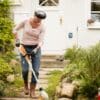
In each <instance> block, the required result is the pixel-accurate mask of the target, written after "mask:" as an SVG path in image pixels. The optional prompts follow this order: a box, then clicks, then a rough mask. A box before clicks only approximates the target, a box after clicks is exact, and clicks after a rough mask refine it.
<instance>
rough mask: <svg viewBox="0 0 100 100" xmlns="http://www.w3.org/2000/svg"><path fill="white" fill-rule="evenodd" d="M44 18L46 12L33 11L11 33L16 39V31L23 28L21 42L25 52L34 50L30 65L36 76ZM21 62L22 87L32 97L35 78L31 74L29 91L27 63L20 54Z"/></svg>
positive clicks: (37, 73)
mask: <svg viewBox="0 0 100 100" xmlns="http://www.w3.org/2000/svg"><path fill="white" fill-rule="evenodd" d="M45 18H46V13H45V12H44V11H35V12H34V16H33V17H32V18H30V19H27V20H24V21H22V22H21V23H20V24H18V25H17V26H16V27H15V28H14V30H13V33H14V35H15V39H16V40H18V39H19V38H18V31H19V30H20V29H23V36H22V42H21V44H22V45H23V47H24V48H25V50H26V52H27V53H30V52H31V51H32V50H33V49H34V50H35V52H36V53H35V55H32V56H31V60H32V67H33V69H34V71H35V73H36V76H37V77H38V75H39V67H40V57H41V46H42V43H43V38H44V33H45V30H44V27H43V25H42V20H43V19H45ZM21 64H22V75H23V80H24V89H25V94H29V93H30V96H31V97H33V96H34V93H35V88H36V83H37V82H36V80H35V78H34V75H33V76H32V80H31V84H30V91H29V89H28V63H27V61H26V60H25V57H24V56H22V55H21Z"/></svg>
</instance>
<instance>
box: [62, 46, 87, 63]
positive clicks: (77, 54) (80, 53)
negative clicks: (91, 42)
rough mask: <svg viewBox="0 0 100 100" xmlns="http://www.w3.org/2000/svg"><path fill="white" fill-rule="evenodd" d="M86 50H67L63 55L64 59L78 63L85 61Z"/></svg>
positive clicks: (75, 48) (74, 48)
mask: <svg viewBox="0 0 100 100" xmlns="http://www.w3.org/2000/svg"><path fill="white" fill-rule="evenodd" d="M85 54H86V50H85V49H83V48H77V47H75V46H74V47H73V48H68V49H67V50H66V52H65V54H64V57H65V59H70V61H71V62H76V63H77V62H79V61H83V60H84V59H85Z"/></svg>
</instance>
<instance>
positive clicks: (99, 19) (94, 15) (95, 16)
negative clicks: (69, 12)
mask: <svg viewBox="0 0 100 100" xmlns="http://www.w3.org/2000/svg"><path fill="white" fill-rule="evenodd" d="M91 17H92V19H94V20H95V21H98V22H100V13H99V14H92V15H91Z"/></svg>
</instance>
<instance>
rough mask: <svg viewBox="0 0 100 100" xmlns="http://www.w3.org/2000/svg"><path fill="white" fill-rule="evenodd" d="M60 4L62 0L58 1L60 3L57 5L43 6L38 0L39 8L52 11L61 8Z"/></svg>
mask: <svg viewBox="0 0 100 100" xmlns="http://www.w3.org/2000/svg"><path fill="white" fill-rule="evenodd" d="M59 4H60V0H59V1H58V5H57V6H41V5H40V4H39V0H37V8H39V9H43V10H49V11H50V10H51V11H54V10H59V7H60V6H59Z"/></svg>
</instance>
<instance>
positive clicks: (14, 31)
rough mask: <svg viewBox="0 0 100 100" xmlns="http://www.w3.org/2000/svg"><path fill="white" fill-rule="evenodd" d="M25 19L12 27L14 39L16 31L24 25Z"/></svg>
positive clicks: (16, 36) (16, 35)
mask: <svg viewBox="0 0 100 100" xmlns="http://www.w3.org/2000/svg"><path fill="white" fill-rule="evenodd" d="M24 24H25V21H23V22H21V23H19V24H18V25H16V26H15V27H14V29H13V34H14V36H15V39H18V31H19V30H20V29H21V28H23V27H24Z"/></svg>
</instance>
